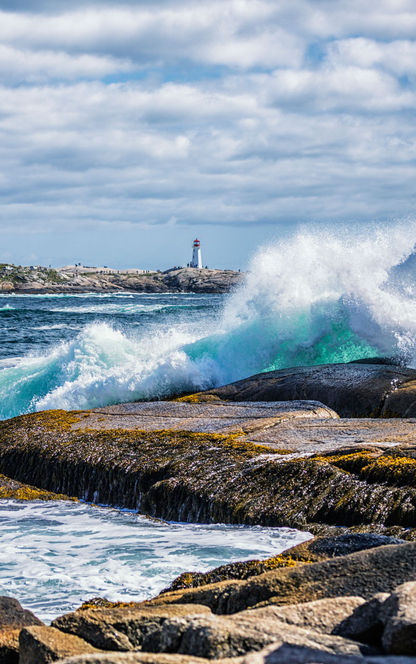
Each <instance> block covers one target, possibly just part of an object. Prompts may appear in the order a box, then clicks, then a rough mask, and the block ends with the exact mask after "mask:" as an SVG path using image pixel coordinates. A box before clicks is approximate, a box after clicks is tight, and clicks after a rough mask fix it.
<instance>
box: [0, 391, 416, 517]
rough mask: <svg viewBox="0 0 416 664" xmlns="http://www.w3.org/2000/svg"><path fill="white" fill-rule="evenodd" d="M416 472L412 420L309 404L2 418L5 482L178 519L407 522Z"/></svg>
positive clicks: (413, 511)
mask: <svg viewBox="0 0 416 664" xmlns="http://www.w3.org/2000/svg"><path fill="white" fill-rule="evenodd" d="M210 423H211V426H212V427H213V428H214V432H207V431H206V429H207V427H208V426H209V425H210ZM334 424H335V425H336V427H339V428H338V429H336V428H334ZM336 431H338V434H339V432H341V433H340V435H338V434H337V433H336ZM319 432H321V433H322V432H324V433H325V436H326V439H325V440H323V438H322V437H321V436H320V434H319ZM346 438H348V439H349V441H348V443H349V444H346ZM293 448H294V449H293ZM415 469H416V433H415V425H414V422H413V421H412V420H340V419H337V417H336V414H335V413H333V411H330V410H328V409H327V408H325V407H323V406H322V405H320V404H317V403H316V402H312V403H311V402H295V403H293V402H286V403H283V404H282V403H281V402H278V403H268V404H264V403H260V404H254V405H253V404H239V403H237V404H236V403H234V404H223V403H219V404H216V403H215V404H213V403H208V404H206V403H205V404H192V403H183V402H179V403H178V402H158V403H157V404H152V403H150V404H124V405H123V406H114V407H110V408H107V409H97V410H94V411H85V412H84V411H79V412H65V411H46V412H43V413H35V414H32V415H26V416H21V417H17V418H14V419H12V420H7V421H5V422H1V423H0V472H3V473H4V474H5V475H7V476H8V477H11V478H13V479H16V480H18V481H20V482H25V483H30V484H33V485H35V486H36V487H39V488H42V489H45V490H48V491H54V492H57V493H61V494H65V495H75V496H77V497H78V498H83V499H85V500H88V501H91V502H99V503H104V504H109V505H117V506H122V507H127V508H133V509H138V510H139V511H140V512H142V513H145V514H148V515H150V516H155V517H160V518H164V519H169V520H176V521H196V522H225V523H244V524H261V525H270V526H291V527H298V528H303V529H307V528H308V525H309V524H311V525H312V524H324V525H336V526H340V525H344V526H358V525H360V526H362V525H368V526H371V527H373V526H374V525H376V526H383V527H385V526H386V527H393V526H395V527H396V526H397V527H402V528H412V527H414V526H416V487H415V479H414V478H415Z"/></svg>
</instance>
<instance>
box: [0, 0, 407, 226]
mask: <svg viewBox="0 0 416 664" xmlns="http://www.w3.org/2000/svg"><path fill="white" fill-rule="evenodd" d="M10 5H11V3H9V6H10ZM23 5H24V6H23ZM40 5H42V12H41V13H40V12H39V11H38V10H37V8H38V7H39V6H40ZM2 6H3V5H2ZM415 26H416V8H414V6H413V3H411V2H407V1H404V0H403V1H402V0H395V2H393V1H392V0H391V1H390V0H380V2H379V3H377V7H376V8H375V6H374V5H372V3H367V4H365V5H363V4H362V3H361V2H358V0H348V1H347V0H340V2H337V3H334V2H333V1H332V0H331V1H329V0H291V1H289V0H282V2H278V3H276V2H275V1H274V0H211V1H210V2H207V1H202V2H195V1H192V2H190V1H189V0H188V1H184V2H181V3H179V2H177V1H174V0H170V1H166V2H161V1H158V2H152V3H151V2H140V3H135V2H130V3H124V4H122V5H114V3H107V2H92V1H91V2H83V3H80V2H78V3H75V2H74V3H71V5H70V9H68V3H62V2H58V0H56V3H51V2H47V1H46V0H45V1H44V2H37V3H35V2H30V1H29V0H27V1H26V2H25V3H20V8H19V9H16V11H2V12H0V77H1V79H2V81H3V84H2V87H1V88H0V172H1V173H2V176H1V178H0V197H1V198H0V203H1V204H0V222H1V227H2V228H3V229H4V228H9V227H11V226H14V225H16V224H18V225H19V227H20V228H21V229H22V230H24V231H25V232H30V230H36V231H40V230H42V231H46V230H47V229H54V230H56V229H57V228H71V229H72V228H73V229H80V228H83V227H86V226H88V227H91V228H100V227H103V225H106V226H107V225H111V224H114V226H115V227H125V226H126V225H127V226H128V225H129V224H143V225H151V224H156V225H157V224H164V223H166V221H167V220H169V219H172V218H175V219H176V223H177V224H181V223H192V222H194V221H196V222H199V223H201V224H211V223H213V222H218V223H220V224H239V225H244V224H256V223H264V224H269V223H270V224H272V223H275V222H286V221H288V220H289V221H290V220H308V219H315V220H316V219H335V220H337V219H355V218H359V219H360V218H362V219H365V218H387V217H389V216H400V215H404V214H408V213H409V212H410V211H411V210H412V205H413V202H414V193H413V191H414V180H415V175H416V173H415V166H414V164H415V157H416V130H415V126H414V121H413V109H414V106H415V103H416V99H415V92H414V89H413V88H412V87H411V86H410V85H408V84H406V81H404V80H402V78H401V77H403V76H410V77H411V76H413V74H414V70H415V66H416V65H415V64H414V63H415V62H416V58H415V55H416V46H415V41H413V40H412V37H413V36H414V29H415ZM412 31H413V34H412ZM105 77H110V81H111V80H112V81H113V82H108V79H106V78H105ZM111 77H112V79H111ZM124 79H126V80H124ZM120 80H121V81H122V82H120ZM123 81H124V82H123Z"/></svg>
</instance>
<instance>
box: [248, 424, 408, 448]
mask: <svg viewBox="0 0 416 664" xmlns="http://www.w3.org/2000/svg"><path fill="white" fill-rule="evenodd" d="M415 425H416V419H396V418H394V419H380V418H377V419H373V418H349V419H327V420H318V419H310V420H307V421H306V420H301V419H299V420H297V421H296V422H282V423H281V424H280V425H279V426H276V425H271V426H269V427H267V428H264V429H260V428H259V429H258V430H257V431H253V432H252V433H250V434H249V435H248V436H246V439H247V440H250V441H252V442H255V443H259V444H261V445H267V446H269V447H271V448H273V449H279V448H282V449H289V450H292V451H293V452H295V453H297V454H298V456H299V455H301V456H304V455H305V454H319V453H321V452H332V451H335V450H337V449H345V448H349V447H350V448H366V449H368V448H371V447H376V448H380V449H382V450H388V449H389V448H391V447H396V446H397V445H400V446H413V445H415V444H416V426H415Z"/></svg>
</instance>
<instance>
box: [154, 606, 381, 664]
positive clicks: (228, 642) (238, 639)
mask: <svg viewBox="0 0 416 664" xmlns="http://www.w3.org/2000/svg"><path fill="white" fill-rule="evenodd" d="M277 641H280V642H281V643H289V644H291V645H302V646H309V647H311V648H315V649H316V650H323V651H325V652H330V653H333V654H339V655H344V654H345V655H360V654H366V653H367V654H370V653H371V652H372V649H371V648H370V647H369V646H367V645H365V644H360V643H357V642H356V641H350V640H348V639H344V638H342V637H339V636H330V635H327V634H323V633H320V632H315V631H313V630H312V629H309V628H306V629H305V628H302V627H298V626H296V625H293V624H289V623H284V622H282V621H281V620H279V619H278V618H276V616H274V615H273V613H272V612H267V611H263V612H262V615H261V616H260V615H257V613H256V612H251V613H250V612H248V611H247V612H243V613H241V614H236V615H233V616H227V617H224V616H214V615H211V616H198V617H192V616H191V617H184V618H173V619H170V620H166V621H165V622H164V623H163V625H162V626H161V628H160V629H159V630H157V631H155V632H153V633H152V634H151V635H148V636H147V638H145V639H144V641H143V644H142V649H143V650H145V651H150V652H158V653H159V652H176V653H181V654H186V655H194V656H197V657H206V658H208V659H220V658H227V657H237V656H239V655H242V654H244V653H247V652H250V651H255V650H260V649H261V648H263V647H264V646H265V645H267V644H269V643H275V642H277Z"/></svg>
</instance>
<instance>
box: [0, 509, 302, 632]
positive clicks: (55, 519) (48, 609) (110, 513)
mask: <svg viewBox="0 0 416 664" xmlns="http://www.w3.org/2000/svg"><path fill="white" fill-rule="evenodd" d="M309 537H310V535H309V534H307V533H300V532H299V531H296V530H291V529H289V528H261V527H255V526H254V527H246V526H226V525H218V524H213V525H200V524H189V523H187V524H178V523H165V522H162V521H157V520H152V519H148V518H146V517H144V516H140V515H138V514H135V513H133V512H127V511H120V510H116V509H110V508H102V507H95V506H91V505H85V504H77V503H69V502H68V503H66V502H60V501H57V502H41V501H36V502H33V503H23V502H21V503H19V502H16V501H12V500H3V501H0V594H1V595H9V596H13V597H17V598H18V599H19V601H20V602H21V604H22V605H23V606H25V607H26V608H29V609H31V610H32V611H34V613H35V614H36V615H37V616H39V617H40V618H42V619H43V620H46V621H48V620H51V619H53V618H54V617H56V616H58V615H62V614H63V613H65V612H67V611H71V610H73V609H75V608H77V607H78V606H80V604H81V603H82V602H84V601H86V600H88V599H90V598H92V597H97V596H99V597H106V598H107V599H110V600H116V601H123V602H129V601H140V600H143V599H147V598H150V597H154V596H155V595H157V594H158V593H159V592H160V591H161V590H163V588H165V587H167V586H168V585H169V583H170V582H171V581H172V580H173V579H174V578H175V577H176V576H178V575H179V574H181V573H182V572H184V571H193V570H198V571H207V570H209V569H212V568H213V567H216V566H218V565H222V564H224V563H227V562H231V561H235V560H246V559H249V558H256V557H257V558H267V557H268V556H271V555H275V554H278V553H280V552H281V551H282V550H283V549H287V548H289V547H291V546H294V545H295V544H298V543H299V542H301V541H305V540H307V539H309Z"/></svg>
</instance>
